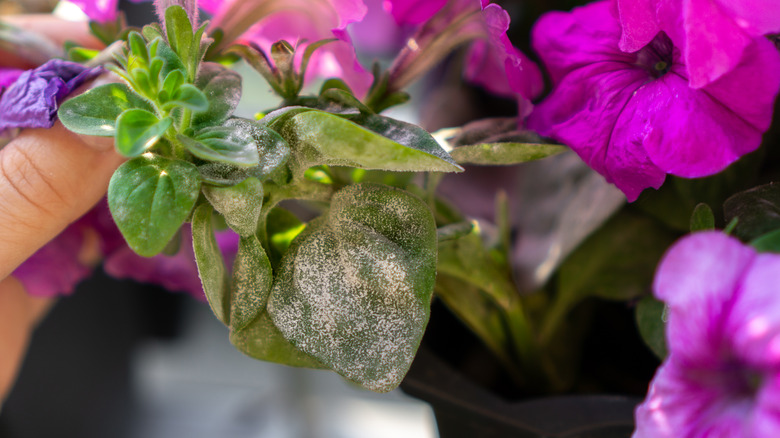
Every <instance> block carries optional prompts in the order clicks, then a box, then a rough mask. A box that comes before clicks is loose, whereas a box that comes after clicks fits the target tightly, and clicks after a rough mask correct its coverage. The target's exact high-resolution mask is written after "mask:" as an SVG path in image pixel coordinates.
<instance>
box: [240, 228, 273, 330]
mask: <svg viewBox="0 0 780 438" xmlns="http://www.w3.org/2000/svg"><path fill="white" fill-rule="evenodd" d="M273 280H274V274H273V271H272V270H271V262H270V261H269V260H268V256H267V255H266V253H265V250H264V249H263V245H261V244H260V241H259V240H257V237H255V236H254V235H251V236H247V237H242V238H241V242H240V243H239V245H238V253H237V254H236V260H235V262H234V263H233V289H232V293H231V302H230V329H231V330H232V331H238V330H241V329H243V328H244V327H246V326H247V325H249V323H251V322H252V321H253V320H255V319H257V318H258V317H259V316H260V314H261V313H265V307H266V304H267V303H268V296H269V295H270V293H271V285H272V284H273Z"/></svg>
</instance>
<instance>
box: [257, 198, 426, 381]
mask: <svg viewBox="0 0 780 438" xmlns="http://www.w3.org/2000/svg"><path fill="white" fill-rule="evenodd" d="M279 271H280V272H279V273H278V275H277V279H276V281H275V283H274V287H273V290H272V292H271V298H270V300H269V303H268V312H269V314H270V315H271V318H272V320H273V322H274V324H275V325H276V327H278V328H279V330H280V331H281V332H282V334H283V335H284V337H285V338H286V339H288V340H290V341H291V342H292V343H293V344H294V345H295V346H296V347H297V348H299V349H300V350H302V351H303V352H305V353H307V354H309V355H311V356H313V357H315V358H316V359H317V360H319V361H320V362H322V363H323V364H325V365H327V366H328V367H330V368H331V369H333V370H334V371H336V372H338V373H339V374H341V375H343V376H344V377H346V378H347V379H349V380H352V381H354V382H357V383H359V384H361V385H363V386H364V387H365V388H368V389H371V390H374V391H379V392H384V391H389V390H391V389H393V388H395V387H396V386H398V384H399V383H400V382H401V380H402V379H403V377H404V375H405V374H406V372H407V371H408V369H409V366H410V365H411V362H412V359H413V358H414V354H415V352H416V350H417V347H418V346H419V344H420V340H421V339H422V334H423V331H424V329H425V326H426V324H427V322H428V317H429V313H430V300H431V294H432V292H433V285H434V280H435V276H436V228H435V223H434V220H433V216H432V214H431V212H430V210H428V207H427V206H426V205H425V203H423V202H422V201H421V200H419V199H418V198H416V197H414V196H413V195H411V194H409V193H408V192H405V191H403V190H399V189H393V188H390V187H386V186H380V185H375V184H357V185H350V186H347V187H346V188H344V189H342V190H341V191H340V192H338V193H336V194H335V195H334V196H333V199H332V202H331V208H330V210H329V212H328V213H327V215H325V216H322V217H320V218H319V219H317V220H315V221H313V222H312V223H310V224H309V225H308V226H307V227H306V229H305V230H304V231H303V232H302V233H301V234H299V235H298V237H297V238H296V239H295V241H294V242H293V244H292V246H291V247H290V249H289V250H288V251H287V253H286V254H285V256H284V259H283V260H282V266H281V268H280V270H279Z"/></svg>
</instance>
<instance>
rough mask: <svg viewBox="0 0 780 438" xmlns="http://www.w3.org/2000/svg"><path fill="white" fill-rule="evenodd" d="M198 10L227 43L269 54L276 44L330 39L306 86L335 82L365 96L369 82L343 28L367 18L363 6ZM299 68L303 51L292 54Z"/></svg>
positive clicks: (297, 3) (240, 4) (238, 4)
mask: <svg viewBox="0 0 780 438" xmlns="http://www.w3.org/2000/svg"><path fill="white" fill-rule="evenodd" d="M200 7H201V8H202V9H203V10H205V11H206V12H209V13H211V14H213V15H214V19H213V21H212V23H211V27H212V28H221V29H222V30H223V31H224V32H225V37H224V41H225V42H227V43H232V42H233V41H236V42H246V43H248V42H252V43H255V44H257V45H259V46H260V48H261V49H263V51H265V52H266V53H270V49H271V45H272V44H273V43H275V42H277V41H279V40H286V41H287V42H289V43H291V44H293V45H296V43H301V44H298V46H301V48H303V46H305V44H308V43H313V42H316V41H320V40H324V39H330V38H335V39H336V41H334V42H331V43H328V44H326V45H325V46H323V47H321V48H319V49H318V50H317V51H316V52H315V53H314V55H313V56H312V57H311V60H310V61H309V65H308V67H307V69H306V78H307V81H308V80H311V79H313V78H314V77H328V78H330V77H338V78H341V79H343V80H344V81H345V82H346V83H347V85H349V86H350V88H352V90H353V91H354V92H355V94H356V95H358V96H362V95H364V94H365V93H366V91H368V87H369V86H370V85H371V82H372V80H373V78H372V76H371V74H370V73H369V72H367V71H366V70H365V69H364V68H363V67H362V66H361V65H360V63H359V62H358V60H357V56H356V54H355V49H354V47H353V46H352V41H351V39H350V37H349V34H348V33H347V31H346V29H347V26H348V25H349V24H351V23H354V22H357V21H360V20H362V19H363V17H364V16H365V15H366V6H365V4H363V2H362V0H224V1H220V0H208V1H201V2H200ZM297 52H298V53H297V54H298V56H297V59H296V66H300V62H301V56H302V55H303V50H302V49H299V50H298V51H297Z"/></svg>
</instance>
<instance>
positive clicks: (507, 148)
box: [450, 143, 568, 165]
mask: <svg viewBox="0 0 780 438" xmlns="http://www.w3.org/2000/svg"><path fill="white" fill-rule="evenodd" d="M566 150H568V148H566V147H565V146H560V145H554V144H530V143H483V144H475V145H469V146H461V147H457V148H455V149H453V150H452V151H451V152H450V155H451V156H452V158H453V159H454V160H455V161H456V162H458V163H459V164H481V165H512V164H520V163H525V162H528V161H534V160H539V159H542V158H546V157H549V156H551V155H557V154H559V153H561V152H564V151H566Z"/></svg>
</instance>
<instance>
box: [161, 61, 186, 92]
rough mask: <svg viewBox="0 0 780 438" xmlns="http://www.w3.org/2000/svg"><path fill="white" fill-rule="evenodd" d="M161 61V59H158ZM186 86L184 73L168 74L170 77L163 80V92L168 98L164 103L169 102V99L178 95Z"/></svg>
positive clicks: (179, 71)
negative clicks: (177, 92)
mask: <svg viewBox="0 0 780 438" xmlns="http://www.w3.org/2000/svg"><path fill="white" fill-rule="evenodd" d="M156 59H160V58H156ZM182 85H184V73H182V71H181V70H173V71H171V72H169V73H168V75H167V76H166V77H165V80H163V86H162V90H160V92H161V93H162V92H163V91H164V92H165V95H166V98H165V99H164V100H163V99H161V100H162V101H163V102H167V101H168V100H169V99H171V98H172V97H173V95H174V94H176V91H177V90H178V89H179V87H181V86H182Z"/></svg>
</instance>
